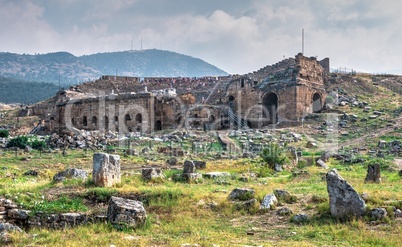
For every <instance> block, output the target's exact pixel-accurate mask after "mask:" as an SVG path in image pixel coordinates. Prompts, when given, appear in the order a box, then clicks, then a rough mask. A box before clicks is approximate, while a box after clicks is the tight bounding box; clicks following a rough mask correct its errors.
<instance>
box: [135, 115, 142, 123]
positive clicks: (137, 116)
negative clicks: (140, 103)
mask: <svg viewBox="0 0 402 247" xmlns="http://www.w3.org/2000/svg"><path fill="white" fill-rule="evenodd" d="M135 121H136V122H137V123H142V114H141V113H138V114H137V115H136V116H135Z"/></svg>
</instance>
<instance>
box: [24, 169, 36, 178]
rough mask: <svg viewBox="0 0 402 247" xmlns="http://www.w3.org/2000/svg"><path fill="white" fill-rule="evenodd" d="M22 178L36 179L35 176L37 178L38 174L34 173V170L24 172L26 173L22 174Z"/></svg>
mask: <svg viewBox="0 0 402 247" xmlns="http://www.w3.org/2000/svg"><path fill="white" fill-rule="evenodd" d="M24 176H33V177H37V176H38V172H37V171H35V170H29V171H26V172H25V173H24Z"/></svg>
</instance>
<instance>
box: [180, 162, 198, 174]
mask: <svg viewBox="0 0 402 247" xmlns="http://www.w3.org/2000/svg"><path fill="white" fill-rule="evenodd" d="M195 172H196V167H195V164H194V162H193V161H191V160H186V161H184V168H183V173H195Z"/></svg>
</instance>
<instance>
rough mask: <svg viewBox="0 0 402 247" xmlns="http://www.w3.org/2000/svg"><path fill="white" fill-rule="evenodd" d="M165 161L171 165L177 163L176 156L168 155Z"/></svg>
mask: <svg viewBox="0 0 402 247" xmlns="http://www.w3.org/2000/svg"><path fill="white" fill-rule="evenodd" d="M166 163H168V164H169V165H171V166H175V165H177V158H176V157H170V158H169V159H168V160H167V161H166Z"/></svg>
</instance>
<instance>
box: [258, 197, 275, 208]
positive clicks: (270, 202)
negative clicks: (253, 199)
mask: <svg viewBox="0 0 402 247" xmlns="http://www.w3.org/2000/svg"><path fill="white" fill-rule="evenodd" d="M276 203H278V199H277V198H276V196H275V194H268V195H265V196H264V198H263V199H262V202H261V205H260V209H271V208H272V206H274V205H275V204H276Z"/></svg>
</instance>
